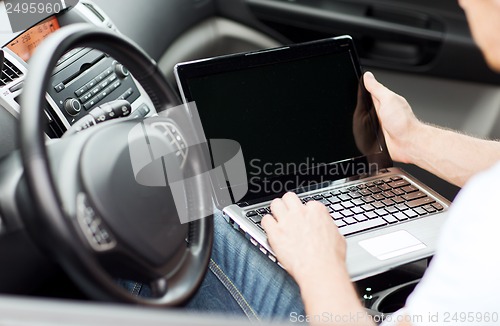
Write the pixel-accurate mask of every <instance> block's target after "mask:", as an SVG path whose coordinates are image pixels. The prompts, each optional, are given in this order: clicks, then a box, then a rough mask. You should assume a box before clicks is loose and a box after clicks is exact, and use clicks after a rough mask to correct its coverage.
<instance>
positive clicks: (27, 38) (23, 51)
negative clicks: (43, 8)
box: [7, 16, 60, 62]
mask: <svg viewBox="0 0 500 326" xmlns="http://www.w3.org/2000/svg"><path fill="white" fill-rule="evenodd" d="M59 28H60V25H59V21H58V20H57V18H56V17H55V16H53V17H51V18H48V19H46V20H44V21H42V22H41V23H39V24H37V25H35V26H33V27H31V28H30V29H28V30H27V31H26V32H24V33H22V34H21V35H19V36H18V37H16V38H15V39H14V40H13V41H11V42H10V43H9V44H8V45H7V48H8V49H9V50H11V51H12V52H14V53H15V54H17V55H18V56H19V57H20V58H21V59H23V60H24V61H25V62H28V60H29V59H30V58H31V56H32V55H33V53H34V52H35V50H36V48H37V47H38V45H40V43H42V41H43V40H45V39H46V38H47V37H48V36H49V35H50V34H52V33H53V32H55V31H57V30H58V29H59Z"/></svg>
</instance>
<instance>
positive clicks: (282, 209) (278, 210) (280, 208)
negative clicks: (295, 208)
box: [271, 198, 288, 220]
mask: <svg viewBox="0 0 500 326" xmlns="http://www.w3.org/2000/svg"><path fill="white" fill-rule="evenodd" d="M287 211H288V208H287V207H286V205H285V203H284V202H283V201H282V200H281V199H279V198H277V199H275V200H273V201H272V202H271V213H272V214H273V215H274V218H275V219H276V220H279V217H280V216H281V215H283V214H286V212H287Z"/></svg>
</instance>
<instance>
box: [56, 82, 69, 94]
mask: <svg viewBox="0 0 500 326" xmlns="http://www.w3.org/2000/svg"><path fill="white" fill-rule="evenodd" d="M65 88H66V86H64V84H63V83H59V84H57V85H56V86H54V90H55V91H56V92H57V93H61V92H62V91H63V90H64V89H65Z"/></svg>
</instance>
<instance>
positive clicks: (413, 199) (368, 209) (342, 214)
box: [246, 176, 444, 236]
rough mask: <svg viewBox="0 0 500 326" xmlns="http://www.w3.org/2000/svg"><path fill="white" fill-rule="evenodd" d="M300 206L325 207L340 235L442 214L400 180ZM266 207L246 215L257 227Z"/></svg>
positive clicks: (378, 182) (366, 185) (435, 204)
mask: <svg viewBox="0 0 500 326" xmlns="http://www.w3.org/2000/svg"><path fill="white" fill-rule="evenodd" d="M301 200H302V202H303V203H307V202H309V201H313V200H314V201H318V202H320V203H322V204H323V205H325V206H326V208H327V209H328V211H329V213H330V216H331V217H332V219H333V220H334V222H335V224H337V226H338V228H339V231H340V233H341V234H342V235H344V236H347V235H351V234H355V233H359V232H363V231H367V230H371V229H375V228H378V227H382V226H386V225H392V224H396V223H400V222H404V221H407V220H410V219H416V218H418V217H422V216H425V215H428V214H431V213H435V212H438V211H442V210H443V209H444V207H443V206H442V205H441V204H440V203H438V202H436V201H435V200H434V199H433V198H431V197H429V196H427V195H426V194H425V193H424V192H422V191H421V190H420V189H419V188H418V187H417V186H415V185H414V184H411V183H410V182H409V181H407V180H405V179H403V178H401V177H398V176H396V177H391V178H386V179H380V180H375V181H370V182H366V183H362V184H358V185H355V186H350V187H346V188H340V189H336V190H334V191H328V192H323V193H320V194H317V195H314V196H312V197H303V198H301ZM266 214H271V208H270V207H264V208H260V209H257V210H252V211H249V212H247V214H246V215H247V217H248V218H250V220H251V221H252V222H254V223H255V224H256V225H258V226H259V227H260V228H261V229H262V230H263V228H262V226H261V225H260V222H261V221H262V217H263V216H264V215H266Z"/></svg>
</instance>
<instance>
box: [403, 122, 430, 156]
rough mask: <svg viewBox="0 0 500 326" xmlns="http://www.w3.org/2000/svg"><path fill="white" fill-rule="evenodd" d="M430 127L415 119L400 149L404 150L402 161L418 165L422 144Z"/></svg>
mask: <svg viewBox="0 0 500 326" xmlns="http://www.w3.org/2000/svg"><path fill="white" fill-rule="evenodd" d="M430 128H431V127H430V126H429V125H427V124H425V123H423V122H421V121H419V120H417V121H415V123H413V124H412V126H411V127H410V128H408V134H407V137H406V139H405V141H404V143H403V144H401V149H402V151H403V152H404V158H405V159H404V161H403V163H407V164H415V165H418V160H419V158H420V157H421V155H422V144H423V143H425V142H426V139H427V138H428V137H427V134H428V133H429V129H430Z"/></svg>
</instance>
